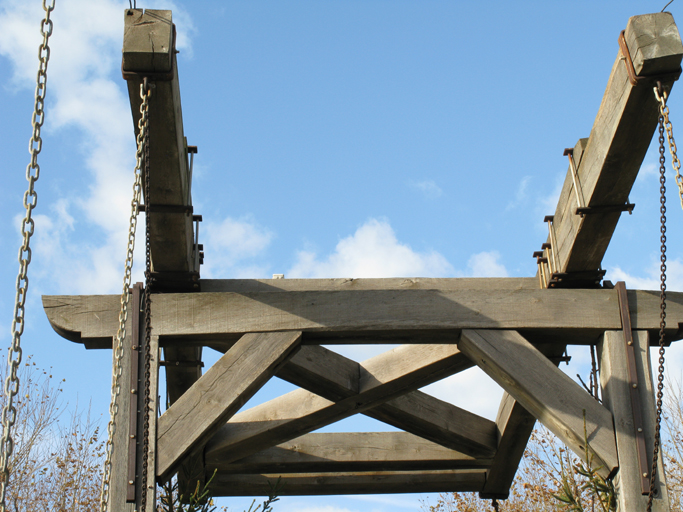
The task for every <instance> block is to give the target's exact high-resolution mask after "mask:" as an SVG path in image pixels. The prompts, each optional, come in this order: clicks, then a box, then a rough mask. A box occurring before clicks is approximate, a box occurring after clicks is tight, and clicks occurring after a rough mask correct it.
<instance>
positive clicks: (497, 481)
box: [479, 343, 566, 499]
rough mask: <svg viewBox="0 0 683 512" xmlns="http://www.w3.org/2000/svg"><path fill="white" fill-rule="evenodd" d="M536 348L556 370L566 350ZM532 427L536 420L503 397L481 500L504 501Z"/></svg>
mask: <svg viewBox="0 0 683 512" xmlns="http://www.w3.org/2000/svg"><path fill="white" fill-rule="evenodd" d="M536 348H537V349H538V350H539V351H540V352H541V353H542V354H543V355H544V356H546V357H547V358H548V359H549V360H550V361H551V362H553V364H555V365H556V366H557V365H559V362H560V357H561V356H562V355H563V354H564V352H565V350H566V346H564V345H562V344H558V343H545V344H541V345H537V346H536ZM535 424H536V418H535V417H534V416H533V415H532V414H531V413H530V412H529V411H527V410H526V409H525V408H524V407H523V406H522V405H521V404H520V403H519V402H518V401H517V400H515V399H514V398H513V397H512V396H511V395H510V394H509V393H507V392H505V393H503V397H502V399H501V401H500V406H499V408H498V415H497V416H496V428H497V438H498V447H497V449H496V455H495V457H494V458H493V463H492V464H491V468H490V469H489V470H488V471H487V473H486V485H484V488H483V489H482V491H481V492H480V493H479V497H480V498H485V499H491V498H497V499H507V497H508V495H509V494H510V487H511V485H512V482H513V481H514V478H515V474H516V473H517V469H518V467H519V463H520V461H521V460H522V457H523V456H524V450H525V449H526V446H527V444H528V442H529V437H531V433H532V431H533V429H534V425H535Z"/></svg>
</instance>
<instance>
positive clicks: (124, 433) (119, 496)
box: [108, 283, 141, 512]
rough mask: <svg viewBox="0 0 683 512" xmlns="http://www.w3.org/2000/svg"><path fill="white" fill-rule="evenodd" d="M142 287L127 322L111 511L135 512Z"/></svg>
mask: <svg viewBox="0 0 683 512" xmlns="http://www.w3.org/2000/svg"><path fill="white" fill-rule="evenodd" d="M140 288H141V285H140V284H139V283H138V284H136V285H135V286H134V287H133V293H132V297H131V300H130V303H129V307H130V309H129V311H128V322H127V323H126V337H125V338H124V340H123V356H122V358H121V377H119V385H120V386H121V392H120V394H119V398H118V412H117V414H116V430H115V431H114V441H113V442H114V444H113V447H112V468H111V478H110V481H109V482H110V483H109V485H110V487H109V504H108V505H109V507H108V510H109V511H110V512H133V511H134V510H135V508H134V507H135V504H134V503H127V502H126V498H127V494H128V487H129V486H128V478H129V477H128V461H129V453H128V445H129V440H130V432H129V426H130V411H131V400H132V399H134V398H135V395H133V394H132V393H131V390H130V381H131V368H132V364H131V360H132V345H133V338H135V337H136V336H137V333H138V332H139V319H140V318H139V314H140V313H139V311H140ZM114 357H115V355H114V351H112V364H115V363H116V361H115V359H114Z"/></svg>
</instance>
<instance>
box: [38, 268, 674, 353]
mask: <svg viewBox="0 0 683 512" xmlns="http://www.w3.org/2000/svg"><path fill="white" fill-rule="evenodd" d="M390 281H391V280H390ZM502 281H503V282H504V281H505V280H504V279H503V280H502ZM628 296H629V304H630V311H631V318H632V322H633V326H634V329H638V330H651V331H653V332H656V331H658V329H659V314H658V313H657V311H658V304H659V292H654V291H653V292H649V291H635V290H629V292H628ZM667 299H668V308H667V319H668V322H667V326H668V330H667V335H668V336H669V338H668V341H672V340H674V339H679V336H680V335H679V334H678V332H679V323H683V293H677V292H670V293H667ZM618 302H619V301H618V299H617V292H616V291H615V290H535V289H513V290H510V289H503V290H499V291H494V290H490V289H488V288H487V289H486V290H481V289H463V290H450V289H445V290H441V289H438V288H436V289H432V290H400V291H399V290H358V291H356V290H349V291H312V292H304V291H302V292H288V293H268V292H263V293H261V292H256V293H231V292H226V293H204V292H202V293H194V294H192V293H168V294H158V295H154V296H153V297H152V315H153V316H154V325H153V329H154V333H155V334H157V335H159V336H161V337H162V338H161V340H160V341H161V343H162V344H165V343H170V342H172V341H176V342H183V343H186V342H194V343H203V344H206V345H212V344H213V345H218V344H221V343H223V344H226V345H227V346H230V345H231V343H233V342H234V341H235V340H236V339H238V338H239V336H241V335H242V334H244V333H246V332H272V331H284V330H300V331H304V332H305V334H306V335H305V338H306V341H307V342H309V343H343V342H356V343H357V342H358V340H359V339H360V338H361V336H360V335H359V333H361V334H362V337H363V339H364V340H365V341H366V342H368V343H378V342H382V341H384V342H386V341H394V342H395V340H396V338H397V337H399V336H406V337H410V336H412V337H414V338H415V339H417V340H419V339H420V338H419V336H420V335H422V336H427V340H430V341H431V343H434V342H435V341H434V340H435V338H436V339H438V338H437V336H441V337H442V338H443V340H442V341H443V342H448V341H449V340H451V339H452V338H453V336H454V335H455V334H456V333H454V331H457V330H459V329H479V328H481V329H518V330H521V331H523V333H524V335H525V336H527V337H529V338H530V339H532V340H533V341H536V338H532V336H535V337H537V338H538V339H540V340H546V339H551V340H553V341H557V342H562V343H581V344H585V343H591V342H595V341H596V340H597V338H598V337H599V336H600V335H602V332H604V331H605V330H618V329H620V328H621V317H620V315H619V305H618ZM43 307H44V308H45V312H46V313H47V316H48V319H49V321H50V324H51V325H52V327H53V328H54V329H55V331H56V332H57V333H59V334H60V335H62V336H63V337H65V338H67V339H70V340H72V341H77V342H82V343H85V344H86V346H89V347H92V348H94V347H110V346H111V339H112V336H113V335H114V334H115V333H116V328H117V326H118V310H119V297H118V296H116V295H93V296H59V295H55V296H43ZM562 330H564V331H565V332H564V334H563V335H562V336H560V334H559V333H561V332H562ZM383 337H384V338H385V339H382V338H383Z"/></svg>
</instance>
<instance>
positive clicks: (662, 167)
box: [646, 82, 680, 512]
mask: <svg viewBox="0 0 683 512" xmlns="http://www.w3.org/2000/svg"><path fill="white" fill-rule="evenodd" d="M655 97H656V98H657V101H659V102H660V106H659V193H660V199H659V204H660V206H659V213H660V218H659V219H660V223H661V224H660V228H659V231H660V238H659V241H660V243H661V246H660V250H661V256H660V262H661V264H660V267H659V269H660V271H661V276H660V283H661V284H660V313H659V317H660V322H659V368H658V372H657V414H656V419H655V436H654V450H653V454H652V468H651V469H650V492H649V493H648V497H647V508H646V510H647V512H651V510H652V501H653V500H654V495H655V481H656V477H657V460H658V457H659V448H660V443H661V435H660V434H661V424H662V399H663V397H664V331H665V329H666V157H665V156H664V153H665V148H664V127H665V124H666V119H667V114H668V109H666V111H665V110H664V109H665V108H666V103H665V102H666V94H665V93H664V92H663V89H662V84H661V83H660V82H658V83H657V87H655ZM665 112H666V114H665ZM667 135H670V137H671V138H670V139H669V149H670V150H671V151H672V155H673V156H674V157H675V154H676V152H675V144H674V147H673V149H672V148H671V143H672V140H673V133H671V134H669V133H668V130H667ZM677 160H678V158H676V161H677ZM679 167H680V163H679Z"/></svg>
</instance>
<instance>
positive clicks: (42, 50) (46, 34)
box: [0, 0, 55, 512]
mask: <svg viewBox="0 0 683 512" xmlns="http://www.w3.org/2000/svg"><path fill="white" fill-rule="evenodd" d="M54 8H55V0H52V2H51V3H50V5H48V4H47V3H46V2H45V0H43V10H44V11H45V18H44V19H43V20H42V21H41V23H40V33H41V35H42V36H43V41H42V43H41V44H40V46H39V47H38V60H39V61H40V65H39V67H38V75H37V76H36V92H35V100H34V104H33V117H32V118H31V124H32V126H33V132H32V134H31V139H30V140H29V143H28V152H29V153H30V154H31V161H30V163H29V164H28V166H27V167H26V180H27V181H28V189H27V190H26V192H25V193H24V208H25V209H26V215H25V216H24V220H23V221H22V223H21V234H22V237H23V241H22V244H21V247H20V248H19V273H18V275H17V281H16V295H15V298H14V316H13V318H12V344H11V345H10V348H9V354H8V356H7V364H8V366H9V375H8V376H7V379H6V381H5V400H6V402H5V406H4V407H3V409H2V429H3V432H2V441H1V443H2V455H0V511H1V512H5V495H6V493H7V484H8V483H9V477H10V458H11V457H12V452H13V451H14V439H12V427H13V426H14V423H15V422H16V419H17V409H16V407H14V397H15V396H16V395H17V393H18V392H19V377H18V376H17V371H18V369H19V365H20V364H21V355H22V350H21V335H22V334H23V333H24V327H25V325H26V324H25V321H24V316H25V304H26V294H27V292H28V266H29V264H30V263H31V248H30V247H29V243H30V241H31V236H33V231H34V228H35V224H34V221H33V217H32V212H33V209H34V208H35V207H36V205H37V204H38V194H37V193H36V191H35V183H36V181H38V177H39V176H40V166H39V165H38V154H39V153H40V150H41V149H42V148H43V139H42V138H41V137H40V129H41V127H42V126H43V123H44V122H45V94H46V92H47V65H48V62H49V60H50V46H49V44H48V43H49V40H50V36H51V35H52V28H53V24H52V20H51V19H50V14H51V13H52V11H53V10H54Z"/></svg>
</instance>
